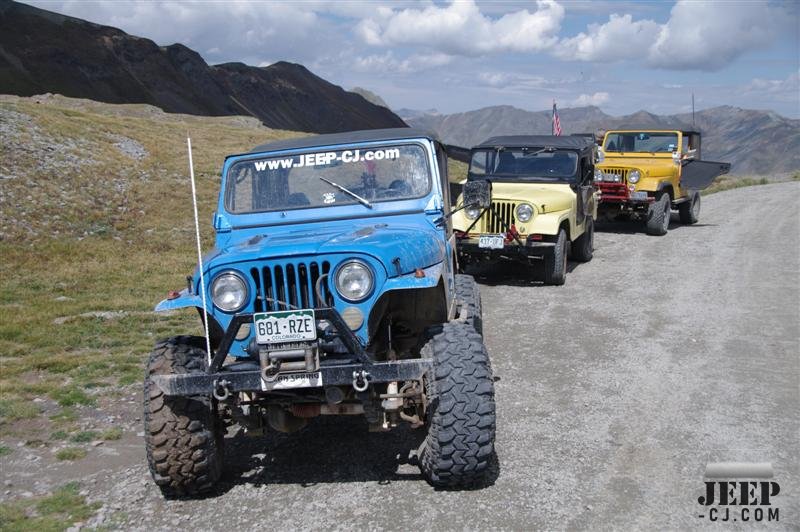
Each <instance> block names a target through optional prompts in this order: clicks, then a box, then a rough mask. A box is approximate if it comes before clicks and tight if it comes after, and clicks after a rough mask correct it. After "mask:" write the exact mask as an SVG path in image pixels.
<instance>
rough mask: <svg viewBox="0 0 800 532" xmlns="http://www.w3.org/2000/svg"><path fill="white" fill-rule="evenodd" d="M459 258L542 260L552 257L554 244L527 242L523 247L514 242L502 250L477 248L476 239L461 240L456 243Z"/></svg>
mask: <svg viewBox="0 0 800 532" xmlns="http://www.w3.org/2000/svg"><path fill="white" fill-rule="evenodd" d="M456 247H457V249H458V254H459V256H460V257H465V258H475V259H494V258H500V257H506V258H512V259H519V260H527V259H544V258H547V257H550V256H552V255H553V252H554V251H555V247H556V244H555V242H539V241H530V240H529V241H527V242H526V243H525V245H524V246H520V245H519V244H517V243H516V242H512V243H510V244H506V245H505V246H503V248H502V249H487V248H481V247H478V242H477V239H463V240H459V241H457V243H456Z"/></svg>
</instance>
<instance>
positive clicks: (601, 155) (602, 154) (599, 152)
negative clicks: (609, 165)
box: [597, 148, 606, 163]
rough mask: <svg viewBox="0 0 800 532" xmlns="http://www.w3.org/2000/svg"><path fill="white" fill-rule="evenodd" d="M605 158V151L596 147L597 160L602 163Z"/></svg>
mask: <svg viewBox="0 0 800 532" xmlns="http://www.w3.org/2000/svg"><path fill="white" fill-rule="evenodd" d="M605 160H606V152H604V151H603V148H597V162H598V163H602V162H603V161H605Z"/></svg>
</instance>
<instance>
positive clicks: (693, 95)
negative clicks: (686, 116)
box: [692, 91, 695, 129]
mask: <svg viewBox="0 0 800 532" xmlns="http://www.w3.org/2000/svg"><path fill="white" fill-rule="evenodd" d="M694 127H695V126H694V91H692V129H694Z"/></svg>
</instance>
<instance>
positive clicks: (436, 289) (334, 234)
mask: <svg viewBox="0 0 800 532" xmlns="http://www.w3.org/2000/svg"><path fill="white" fill-rule="evenodd" d="M221 185H222V186H221V192H220V195H219V204H218V207H217V212H216V213H215V215H214V229H215V230H216V243H215V247H214V249H213V250H212V251H211V252H210V253H208V254H207V255H206V256H205V258H204V260H203V268H204V272H203V273H204V279H205V284H206V285H207V288H206V290H207V291H206V299H207V301H208V303H207V305H208V308H207V314H206V313H205V312H204V311H203V297H202V294H201V280H200V272H199V270H195V272H194V275H192V277H190V278H189V279H188V287H187V288H186V289H185V290H183V291H181V292H180V293H177V294H172V298H171V299H167V300H164V301H162V302H161V303H159V304H158V306H157V307H156V310H157V311H166V310H173V309H178V308H187V307H194V308H196V309H198V311H199V313H200V317H201V320H203V322H204V323H205V322H207V331H208V333H209V336H210V344H211V353H210V354H209V353H207V350H206V340H205V339H204V338H203V337H194V336H176V337H173V338H169V339H166V340H163V341H160V342H158V343H157V344H156V346H155V348H154V350H153V353H152V355H151V356H150V359H149V362H148V368H147V377H146V379H145V385H144V387H145V394H144V397H145V404H144V409H145V438H146V443H147V457H148V461H149V465H150V471H151V473H152V475H153V478H154V479H155V482H156V483H157V484H158V485H159V486H160V487H161V490H162V492H163V493H164V494H165V495H167V496H176V495H191V494H196V493H200V492H203V491H207V490H209V489H211V488H212V486H214V484H215V483H216V482H217V480H218V479H219V477H220V475H221V472H222V460H223V450H222V446H223V436H224V434H225V432H226V429H227V427H228V426H230V425H233V424H239V425H241V426H242V427H243V428H244V429H245V430H247V431H250V432H254V433H259V432H260V431H262V430H263V429H264V428H265V427H266V426H267V425H268V426H269V427H271V428H272V429H275V430H278V431H282V432H292V431H295V430H299V429H301V428H303V427H304V426H305V425H306V424H307V423H308V422H309V420H310V419H311V418H314V417H317V416H320V415H361V416H364V417H365V418H366V421H367V422H368V423H369V425H370V428H371V429H372V430H388V429H390V428H391V427H394V426H396V425H398V424H399V423H401V422H407V423H409V424H410V425H411V427H414V428H424V430H426V431H427V435H426V436H425V438H424V440H423V442H422V444H421V446H420V448H419V449H418V450H417V457H418V461H419V465H420V468H421V470H422V472H423V474H424V476H425V477H426V478H427V480H428V481H429V482H430V483H431V484H433V485H435V486H446V487H463V486H470V485H475V484H476V483H479V482H480V481H481V480H482V478H483V477H484V476H485V474H486V472H487V466H488V464H489V461H490V459H491V457H492V456H493V455H494V448H493V445H494V432H495V405H494V387H493V380H492V373H491V367H490V363H489V356H488V354H487V352H486V348H485V347H484V345H483V338H482V328H481V304H480V294H479V291H478V288H477V286H476V285H475V283H474V281H473V279H472V278H471V277H469V276H465V275H456V274H455V271H456V264H455V249H454V238H453V232H452V226H451V223H450V214H451V211H450V198H449V187H448V181H447V157H446V154H445V152H444V149H443V147H442V145H441V144H439V142H438V141H437V140H436V138H435V137H433V136H431V135H430V134H428V133H426V132H423V131H418V130H414V129H408V128H403V129H388V130H373V131H359V132H351V133H341V134H333V135H320V136H314V137H307V138H300V139H293V140H286V141H280V142H275V143H272V144H266V145H263V146H259V147H257V148H255V149H254V150H253V151H251V152H250V153H246V154H242V155H233V156H230V157H228V158H227V159H226V160H225V164H224V166H223V168H222V184H221ZM476 201H484V202H485V201H489V200H488V199H486V198H483V199H481V200H476ZM206 315H207V319H204V316H206Z"/></svg>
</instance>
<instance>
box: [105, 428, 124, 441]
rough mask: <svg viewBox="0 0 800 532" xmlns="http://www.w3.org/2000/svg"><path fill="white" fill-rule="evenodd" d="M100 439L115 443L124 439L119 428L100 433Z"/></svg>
mask: <svg viewBox="0 0 800 532" xmlns="http://www.w3.org/2000/svg"><path fill="white" fill-rule="evenodd" d="M100 439H103V440H106V441H114V440H119V439H122V429H121V428H119V427H112V428H110V429H106V430H104V431H103V432H101V433H100Z"/></svg>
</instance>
